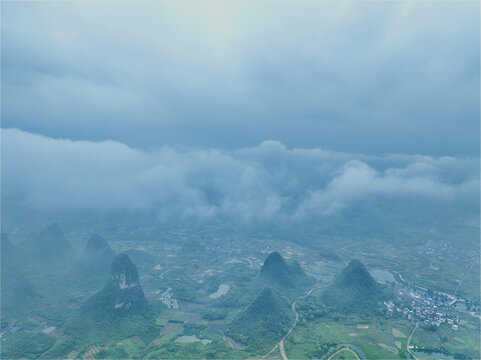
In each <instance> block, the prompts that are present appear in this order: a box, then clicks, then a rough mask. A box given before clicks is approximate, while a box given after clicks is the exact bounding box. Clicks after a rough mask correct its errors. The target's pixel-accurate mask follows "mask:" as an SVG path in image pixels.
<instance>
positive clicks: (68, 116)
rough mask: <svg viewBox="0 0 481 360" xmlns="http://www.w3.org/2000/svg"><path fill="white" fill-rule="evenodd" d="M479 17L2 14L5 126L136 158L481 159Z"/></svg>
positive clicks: (209, 8)
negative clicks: (179, 152)
mask: <svg viewBox="0 0 481 360" xmlns="http://www.w3.org/2000/svg"><path fill="white" fill-rule="evenodd" d="M479 6H480V5H479V3H478V2H442V3H440V2H411V1H403V2H382V3H379V2H345V1H343V2H309V1H306V2H296V1H293V2H269V1H267V2H252V1H228V2H196V1H194V2H188V1H187V2H186V1H182V2H177V1H172V2H171V1H161V2H140V3H139V2H135V3H134V2H122V3H118V4H115V6H113V5H112V3H111V2H6V3H5V4H3V6H2V15H1V16H2V19H1V20H2V21H1V26H2V39H1V40H2V41H1V47H2V49H1V50H2V121H3V125H2V126H4V127H7V128H8V127H14V128H20V129H23V130H25V131H28V132H32V133H39V134H43V135H46V136H51V137H55V138H59V137H63V138H70V139H74V140H91V141H101V140H108V139H113V140H115V141H119V142H122V143H124V144H127V145H129V146H133V147H135V148H141V149H152V148H158V147H160V146H162V145H173V146H192V147H200V148H210V147H213V148H220V149H230V150H233V149H237V148H242V147H252V146H255V145H257V144H259V143H261V142H262V141H263V140H265V139H276V140H279V141H281V142H282V143H284V144H286V146H288V147H289V148H315V147H319V146H322V147H325V148H329V149H333V150H337V151H343V152H350V153H365V154H369V153H370V154H379V153H406V154H416V153H421V154H429V155H434V156H442V155H453V156H456V155H459V154H470V155H472V156H478V154H479V97H480V91H479V77H480V73H479V69H480V66H479V65H480V51H479V44H480V37H479V36H480V34H479V26H480V19H479V14H480V11H479ZM212 156H213V155H212Z"/></svg>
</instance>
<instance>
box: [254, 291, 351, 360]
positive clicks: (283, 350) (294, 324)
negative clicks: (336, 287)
mask: <svg viewBox="0 0 481 360" xmlns="http://www.w3.org/2000/svg"><path fill="white" fill-rule="evenodd" d="M327 285H328V284H323V285H321V286H318V285H316V286H314V287H313V288H312V289H310V290H309V291H307V292H306V293H305V294H304V295H303V296H301V297H305V296H309V295H311V294H312V292H313V291H314V290H316V289H322V288H323V287H325V286H327ZM296 303H297V300H296V301H294V302H293V303H292V306H291V309H292V311H293V312H294V314H295V315H296V319H295V320H294V323H293V324H292V326H291V328H290V329H289V331H288V332H287V333H286V334H285V335H284V336H283V337H282V339H281V341H279V342H278V343H277V344H276V345H275V346H274V347H273V348H272V349H271V351H269V352H268V353H267V354H265V355H264V356H263V357H262V358H263V359H265V358H266V357H268V356H269V355H270V354H271V353H272V352H273V351H274V350H276V349H277V347H279V350H280V352H281V356H282V360H289V359H288V358H287V355H286V350H285V349H284V340H285V339H287V337H288V336H289V335H291V333H292V331H293V330H294V328H295V327H296V325H297V321H298V320H299V314H298V313H297V311H296ZM359 360H360V359H359Z"/></svg>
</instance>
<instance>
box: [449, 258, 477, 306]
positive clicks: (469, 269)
mask: <svg viewBox="0 0 481 360" xmlns="http://www.w3.org/2000/svg"><path fill="white" fill-rule="evenodd" d="M473 265H474V260H473V262H472V263H471V265H470V266H469V268H468V271H466V273H465V274H464V276H463V278H462V279H461V281H460V283H459V284H458V286H456V289H455V290H454V293H453V296H454V297H456V293H457V292H458V289H459V287H460V286H461V284H462V283H463V281H464V280H465V279H466V277H467V276H468V274H469V272H470V271H471V268H472V267H473Z"/></svg>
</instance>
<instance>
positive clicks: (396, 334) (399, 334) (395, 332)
mask: <svg viewBox="0 0 481 360" xmlns="http://www.w3.org/2000/svg"><path fill="white" fill-rule="evenodd" d="M392 335H393V336H394V337H397V338H403V339H405V338H406V335H404V333H402V332H401V331H399V330H398V329H395V328H392Z"/></svg>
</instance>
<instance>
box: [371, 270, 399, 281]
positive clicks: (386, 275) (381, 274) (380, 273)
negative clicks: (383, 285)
mask: <svg viewBox="0 0 481 360" xmlns="http://www.w3.org/2000/svg"><path fill="white" fill-rule="evenodd" d="M369 272H370V273H371V275H372V277H373V278H374V279H375V280H376V281H382V282H386V281H390V282H397V281H396V279H395V278H394V275H393V274H391V273H390V272H389V271H387V270H381V269H373V270H370V271H369Z"/></svg>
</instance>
